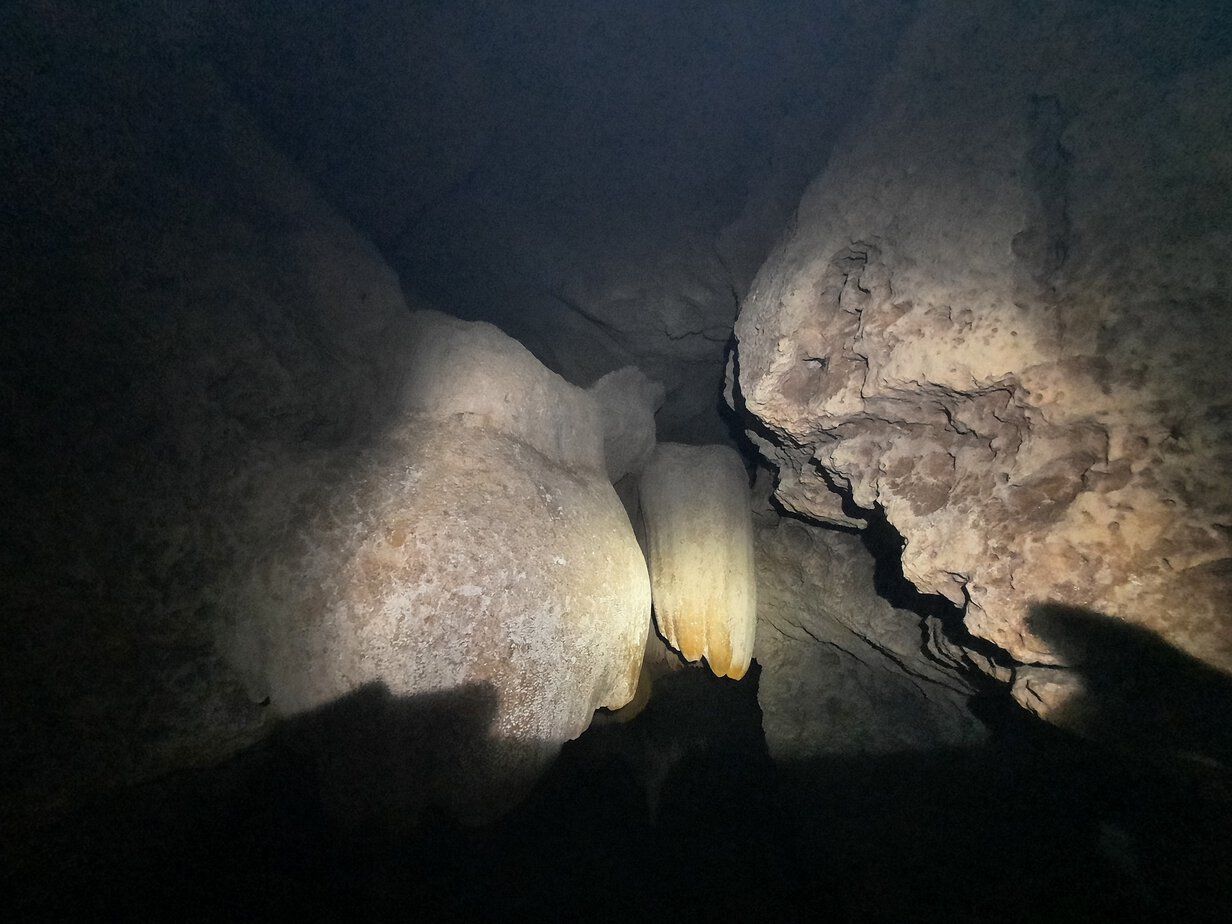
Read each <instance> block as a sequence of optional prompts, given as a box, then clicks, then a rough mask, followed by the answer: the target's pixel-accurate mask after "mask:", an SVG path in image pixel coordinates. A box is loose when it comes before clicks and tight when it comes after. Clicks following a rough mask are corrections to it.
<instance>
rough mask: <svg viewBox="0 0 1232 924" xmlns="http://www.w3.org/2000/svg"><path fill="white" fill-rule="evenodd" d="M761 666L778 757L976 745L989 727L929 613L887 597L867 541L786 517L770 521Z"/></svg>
mask: <svg viewBox="0 0 1232 924" xmlns="http://www.w3.org/2000/svg"><path fill="white" fill-rule="evenodd" d="M755 543H756V546H757V643H756V651H757V663H758V664H760V665H761V681H760V685H759V687H758V694H757V699H758V702H759V703H761V709H762V724H763V727H764V728H765V731H766V744H767V746H768V747H769V748H770V754H771V756H772V757H774V758H775V759H776V760H780V761H790V760H801V759H805V758H811V757H818V756H821V755H852V754H878V753H879V754H886V753H894V752H910V751H928V750H934V749H936V748H942V747H947V746H960V745H971V744H975V743H977V742H979V741H980V740H981V739H982V737H983V731H982V726H981V725H980V723H979V722H978V721H977V720H976V718H975V717H974V716H973V715H972V714H971V712H970V710H968V709H967V707H966V699H967V697H968V696H969V695H970V693H971V692H972V691H971V689H970V688H969V687H968V685H967V683H966V682H965V681H964V680H963V679H962V674H961V673H960V672H959V671H958V670H956V669H955V668H954V666H953V665H952V664H950V663H947V661H946V660H945V659H944V656H941V657H938V656H937V655H935V654H934V653H933V652H931V651H930V649H929V648H928V646H927V644H926V642H927V639H928V638H929V636H930V635H931V633H930V632H929V631H927V630H926V627H925V626H924V625H923V619H922V617H921V616H920V615H919V614H916V613H912V612H909V611H906V610H901V609H896V608H895V607H893V606H891V605H890V604H889V603H888V602H887V601H886V600H884V599H882V598H881V597H879V596H877V593H876V591H875V590H874V582H873V559H872V557H871V556H870V555H869V553H868V551H867V550H866V549H865V548H864V545H863V544H862V543H861V541H860V539H859V537H858V536H855V535H853V534H851V533H846V532H838V531H835V530H830V529H822V528H820V527H816V526H811V525H808V524H805V523H801V522H800V521H798V520H792V519H786V518H784V519H782V520H779V521H778V522H777V523H773V524H765V525H760V526H759V527H758V529H757V530H756V533H755Z"/></svg>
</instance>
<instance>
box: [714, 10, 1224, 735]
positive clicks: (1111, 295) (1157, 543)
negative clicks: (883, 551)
mask: <svg viewBox="0 0 1232 924" xmlns="http://www.w3.org/2000/svg"><path fill="white" fill-rule="evenodd" d="M1227 35H1228V31H1227V18H1226V13H1225V12H1224V11H1221V10H1218V9H1215V8H1212V7H1210V6H1209V5H1206V4H1198V3H1179V4H1169V5H1167V6H1166V7H1155V6H1150V5H1148V4H1136V3H1130V4H1111V5H1110V4H1103V3H1094V2H1090V3H1084V2H1078V3H1060V2H1050V3H1043V4H1032V5H1029V6H1024V5H1017V6H1015V5H1012V4H996V5H993V6H991V7H990V6H986V5H981V6H978V7H977V6H973V5H971V4H964V3H960V2H953V0H928V2H924V3H921V4H920V5H919V7H918V9H917V12H916V17H915V20H914V22H913V23H912V25H911V26H910V27H909V29H908V31H907V33H906V34H905V36H904V38H903V40H902V42H901V43H900V47H899V52H898V57H897V60H896V63H895V64H894V66H893V67H892V68H891V70H890V72H889V73H888V74H887V75H886V76H885V77H884V78H883V79H882V81H881V83H880V85H879V87H878V88H877V90H876V91H875V93H874V97H873V101H872V104H871V106H870V109H869V111H868V112H867V113H866V114H865V115H864V117H863V118H862V119H861V120H860V121H859V122H858V123H856V124H855V125H853V127H852V128H851V129H850V130H849V131H848V132H847V134H846V138H845V140H844V142H842V143H841V144H840V145H839V146H838V148H837V149H836V150H835V152H834V154H833V156H832V158H831V160H830V162H829V164H828V165H827V166H826V168H825V170H824V171H823V172H822V173H821V174H820V175H819V176H818V177H817V179H816V180H815V181H814V183H813V184H812V186H811V187H810V188H809V190H808V191H807V193H806V194H805V196H804V198H803V200H802V201H801V203H800V207H799V210H798V213H797V216H796V221H795V223H794V224H793V226H792V227H791V229H790V230H789V233H788V234H787V235H786V236H785V238H784V239H783V241H782V242H781V244H780V246H779V247H778V249H777V250H776V252H775V253H774V255H773V256H772V257H771V259H770V260H769V261H768V262H767V263H766V264H765V266H764V267H763V268H762V270H761V272H760V274H759V275H758V277H757V280H756V282H755V283H754V286H753V289H752V291H751V293H750V295H749V296H748V298H747V299H746V300H745V302H744V304H743V306H742V309H741V312H740V317H739V319H738V322H737V325H736V334H737V338H738V341H739V347H738V357H737V360H736V362H735V363H734V364H733V368H732V376H733V379H734V380H735V384H736V386H737V388H736V390H737V392H738V394H737V395H736V402H737V403H738V404H742V406H743V407H745V408H747V410H748V411H749V412H751V414H753V415H755V417H756V418H757V420H758V422H759V423H758V427H757V428H756V430H755V431H754V432H753V433H752V434H751V435H752V436H753V438H754V439H755V440H756V441H757V442H758V443H759V445H760V446H761V447H762V449H763V451H764V452H765V453H766V454H767V456H769V457H770V458H771V459H773V460H774V462H775V463H776V464H777V465H778V467H779V472H780V479H779V487H778V497H779V500H780V501H781V502H782V503H783V504H784V505H785V506H786V507H788V508H790V509H793V510H797V511H799V512H802V513H804V514H807V515H809V516H813V517H817V518H819V519H826V520H831V521H835V522H844V521H847V522H850V514H851V513H852V511H850V510H848V511H847V512H844V511H843V510H842V509H841V508H840V504H839V499H838V495H837V494H835V493H834V492H833V491H831V490H830V488H831V486H833V487H835V488H837V489H839V490H840V491H841V492H843V493H846V494H848V495H849V496H850V497H851V498H852V499H853V500H854V503H855V504H856V505H858V506H859V507H862V508H865V509H868V508H872V507H881V508H883V509H884V511H885V515H886V516H887V517H888V519H889V520H890V522H891V523H892V524H893V525H894V526H895V527H896V528H897V529H898V531H899V532H900V533H901V534H902V536H903V537H904V539H905V543H906V544H905V547H904V549H903V566H904V571H905V573H906V575H907V576H908V577H909V578H910V579H911V580H912V581H913V582H914V583H915V584H916V585H917V586H918V587H919V588H920V589H921V590H923V591H927V592H936V593H940V594H943V595H945V596H946V597H948V598H949V599H950V600H952V601H953V602H954V603H956V604H958V605H960V606H965V608H966V624H967V626H968V628H969V629H970V630H971V632H973V633H974V634H975V635H977V636H980V637H982V638H984V639H987V640H990V641H992V642H994V643H995V644H996V645H997V646H999V647H1000V648H1001V649H1003V650H1004V652H1006V653H1008V654H1009V655H1010V656H1011V657H1012V659H1014V660H1015V661H1017V662H1020V663H1029V664H1032V665H1037V668H1034V669H1033V670H1034V671H1035V672H1036V673H1034V674H1033V675H1032V676H1033V678H1034V679H1033V680H1032V681H1031V683H1028V682H1027V679H1026V678H1027V677H1028V674H1022V675H1021V676H1020V678H1019V679H1020V682H1019V684H1018V685H1017V686H1016V689H1015V692H1016V695H1017V696H1018V697H1019V698H1020V700H1021V701H1023V702H1024V704H1027V705H1029V706H1030V707H1031V708H1034V709H1036V710H1038V711H1040V712H1044V713H1047V712H1050V711H1052V710H1054V709H1055V708H1057V707H1059V706H1060V704H1061V702H1062V701H1063V700H1064V698H1065V691H1066V689H1067V687H1066V684H1067V680H1066V677H1067V676H1069V675H1067V674H1066V673H1065V672H1064V671H1055V670H1054V671H1051V674H1050V677H1051V681H1050V682H1041V678H1040V677H1039V676H1038V670H1044V671H1045V673H1048V668H1050V667H1065V666H1075V665H1077V664H1079V663H1081V660H1082V657H1083V656H1082V654H1081V652H1079V651H1076V650H1074V649H1073V647H1072V646H1065V647H1066V648H1067V650H1066V651H1062V647H1063V646H1061V645H1060V644H1058V643H1057V641H1056V640H1055V639H1050V638H1049V637H1047V634H1046V632H1045V630H1044V629H1043V623H1042V622H1041V620H1040V619H1039V613H1040V612H1041V611H1042V610H1043V609H1046V608H1047V607H1050V606H1056V605H1064V606H1068V607H1078V608H1082V609H1084V610H1087V611H1091V612H1093V613H1094V614H1099V615H1100V616H1101V618H1107V619H1111V620H1112V621H1113V622H1114V623H1115V622H1117V621H1120V620H1124V621H1126V622H1127V623H1130V624H1132V625H1133V626H1137V627H1141V628H1143V629H1146V630H1149V631H1151V632H1153V633H1156V634H1158V635H1159V636H1161V637H1162V638H1163V639H1164V640H1165V641H1167V642H1168V643H1170V644H1171V645H1173V646H1176V647H1177V648H1179V649H1181V651H1183V652H1185V653H1187V654H1188V655H1191V656H1193V657H1195V658H1197V659H1199V660H1201V661H1203V662H1205V663H1207V664H1209V665H1213V666H1216V667H1219V668H1222V669H1223V670H1228V669H1232V615H1230V613H1229V607H1228V600H1229V599H1230V593H1229V592H1230V591H1232V586H1230V585H1229V575H1232V568H1230V567H1229V565H1230V563H1232V532H1230V528H1229V527H1230V525H1232V425H1230V421H1232V416H1230V415H1229V413H1228V405H1227V402H1226V400H1225V396H1226V395H1227V393H1228V392H1229V386H1230V385H1232V381H1230V377H1232V371H1230V370H1232V365H1229V364H1228V363H1227V362H1225V361H1224V357H1225V356H1227V355H1228V353H1229V349H1230V348H1232V321H1230V320H1229V315H1230V312H1232V304H1230V301H1229V298H1230V296H1229V293H1230V292H1232V276H1230V275H1229V268H1228V253H1229V247H1230V244H1232V161H1230V160H1229V148H1228V145H1227V144H1226V136H1227V126H1228V125H1229V124H1230V121H1232V108H1230V107H1232V57H1230V56H1229V48H1228V42H1227ZM986 666H987V667H988V669H989V670H990V671H992V672H993V673H995V674H997V675H998V676H1002V677H1008V673H1007V672H1006V671H1004V670H1001V669H998V668H996V667H995V666H994V665H993V664H992V663H991V662H989V663H988V664H987V665H986Z"/></svg>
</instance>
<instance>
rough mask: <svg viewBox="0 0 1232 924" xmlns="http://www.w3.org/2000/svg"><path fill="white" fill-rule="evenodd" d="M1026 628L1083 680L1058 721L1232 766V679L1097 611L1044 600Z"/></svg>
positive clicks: (1106, 737)
mask: <svg viewBox="0 0 1232 924" xmlns="http://www.w3.org/2000/svg"><path fill="white" fill-rule="evenodd" d="M1028 625H1029V627H1030V629H1031V631H1033V632H1034V633H1035V634H1037V635H1038V636H1039V637H1040V638H1042V639H1043V640H1044V641H1046V642H1047V643H1048V644H1049V645H1050V646H1051V647H1052V649H1053V650H1054V651H1055V652H1057V654H1058V655H1059V656H1060V658H1061V660H1062V661H1063V662H1064V663H1065V664H1067V665H1070V669H1071V670H1072V671H1073V672H1074V673H1075V674H1077V675H1078V678H1079V680H1080V685H1079V687H1080V689H1079V691H1078V692H1077V693H1075V694H1074V695H1073V696H1072V697H1071V698H1070V700H1069V701H1068V702H1067V703H1066V704H1065V705H1063V706H1062V707H1061V708H1060V709H1059V710H1058V711H1057V712H1056V713H1055V714H1054V715H1053V716H1052V718H1053V719H1054V720H1055V721H1056V722H1057V724H1059V725H1062V726H1065V727H1068V728H1071V729H1073V730H1074V731H1077V732H1079V733H1080V734H1083V735H1084V736H1087V737H1090V738H1094V739H1098V740H1103V741H1107V742H1109V743H1111V744H1114V745H1119V746H1123V747H1128V748H1130V749H1131V750H1133V751H1134V752H1135V753H1139V754H1148V755H1151V756H1153V757H1155V758H1158V759H1162V760H1169V761H1170V760H1174V759H1176V758H1178V757H1183V758H1187V759H1190V760H1193V759H1197V760H1199V761H1200V762H1203V763H1208V764H1209V763H1216V764H1219V765H1221V766H1222V767H1223V768H1224V769H1227V768H1230V767H1232V677H1229V676H1228V675H1227V674H1225V673H1223V672H1221V671H1219V670H1217V669H1215V668H1213V667H1210V666H1209V665H1206V664H1204V663H1203V662H1201V661H1199V660H1198V659H1197V658H1194V657H1193V656H1191V655H1189V654H1186V653H1185V652H1183V651H1181V650H1180V649H1178V648H1176V647H1174V646H1172V645H1170V644H1168V643H1167V642H1165V641H1164V640H1163V639H1162V638H1160V637H1159V636H1158V635H1157V634H1155V633H1154V632H1152V631H1150V630H1149V629H1145V628H1143V627H1141V626H1137V625H1134V624H1132V623H1128V622H1125V621H1124V620H1121V619H1116V618H1113V617H1111V616H1108V615H1105V614H1103V613H1099V612H1096V611H1094V610H1089V609H1084V608H1082V607H1076V606H1068V605H1065V604H1062V603H1056V602H1041V603H1037V604H1035V605H1034V606H1033V607H1032V608H1031V611H1030V614H1029V617H1028Z"/></svg>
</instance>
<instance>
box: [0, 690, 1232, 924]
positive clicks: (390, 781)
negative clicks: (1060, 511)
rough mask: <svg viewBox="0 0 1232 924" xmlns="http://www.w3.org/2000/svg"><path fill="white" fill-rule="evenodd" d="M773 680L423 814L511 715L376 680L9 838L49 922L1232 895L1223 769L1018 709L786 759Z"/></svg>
mask: <svg viewBox="0 0 1232 924" xmlns="http://www.w3.org/2000/svg"><path fill="white" fill-rule="evenodd" d="M756 678H757V672H756V671H752V672H751V673H750V675H749V677H747V678H746V679H745V680H744V681H740V682H733V681H729V680H724V679H720V678H715V677H713V676H711V675H710V674H709V673H708V672H706V671H704V670H702V669H690V670H681V671H678V672H675V673H673V674H671V675H669V676H667V677H665V678H662V679H661V680H660V681H659V682H658V683H657V684H656V695H655V697H654V698H653V699H652V700H651V702H650V703H649V704H648V705H647V707H646V708H645V709H644V710H643V712H642V713H640V714H639V715H638V716H637V717H635V718H634V719H633V720H631V721H629V722H627V723H622V724H609V725H604V726H600V727H596V728H595V729H592V730H591V731H589V732H587V733H585V734H584V735H583V736H581V737H580V738H579V739H578V740H576V741H574V742H570V743H569V744H567V745H565V747H564V750H563V751H562V752H561V756H560V759H559V760H558V762H557V763H556V764H555V765H554V766H553V767H552V768H551V770H549V771H548V773H547V774H546V775H545V776H544V777H543V779H542V780H541V781H540V783H539V784H538V785H537V786H536V787H535V789H534V791H533V792H532V793H531V795H530V797H529V798H528V799H527V800H526V801H525V802H524V803H523V804H521V805H520V806H519V807H517V808H516V809H514V810H513V811H511V812H510V813H509V814H508V815H506V816H504V817H503V818H501V819H500V820H498V821H495V822H492V823H490V824H487V825H483V826H477V827H470V826H465V825H461V824H459V823H457V822H456V821H453V820H451V819H450V818H449V817H448V816H447V815H446V814H445V813H443V812H438V811H428V812H426V813H424V814H422V815H421V816H419V821H418V825H417V826H415V827H413V828H410V829H408V828H406V827H400V826H398V825H391V824H390V821H389V818H388V817H386V816H384V815H383V814H382V811H383V809H382V806H385V807H389V806H392V809H393V814H394V815H395V816H396V815H397V814H398V813H399V812H401V813H403V814H404V816H408V817H409V815H413V814H414V810H413V809H408V807H407V804H408V803H413V802H414V801H415V800H416V798H418V797H419V796H420V795H422V793H423V790H424V789H425V788H430V784H429V785H425V783H424V774H427V777H428V778H429V779H431V778H432V773H431V772H430V771H429V770H425V769H424V766H425V764H424V761H427V762H428V763H431V762H432V760H434V759H436V758H438V757H440V756H441V755H439V754H437V755H435V756H434V757H430V756H429V755H425V754H424V753H423V748H422V747H420V746H419V745H421V744H422V741H421V740H420V738H419V736H420V735H427V736H428V737H430V738H432V739H435V740H445V741H446V742H447V741H448V740H449V738H450V736H451V735H453V736H456V738H457V739H458V740H460V741H466V740H468V739H470V738H472V737H473V736H475V735H480V736H482V735H486V734H487V725H486V723H487V719H488V716H489V715H490V712H489V709H490V705H489V695H488V693H487V692H485V691H483V690H463V691H455V692H454V693H450V694H443V695H441V696H434V697H416V698H413V699H398V698H396V697H391V696H389V695H388V693H387V692H386V691H384V690H383V689H382V688H380V687H368V688H364V689H362V690H359V691H357V692H356V693H355V694H353V695H352V696H349V697H347V698H345V699H344V700H341V701H339V702H337V703H333V704H330V705H328V706H326V707H324V708H323V709H321V710H319V711H317V712H316V713H313V714H311V715H306V716H303V717H301V718H299V719H296V720H294V721H292V722H288V723H286V724H285V725H284V726H282V727H281V728H280V729H279V730H278V733H277V734H275V735H274V736H272V737H271V738H270V739H268V740H267V741H265V742H264V743H263V744H262V745H261V746H259V747H256V748H253V749H251V750H250V751H248V752H245V753H244V754H242V755H240V756H238V757H237V758H235V759H234V760H232V761H230V762H228V763H226V764H223V765H220V766H218V767H214V768H211V769H204V770H199V771H193V772H191V773H184V774H179V775H177V776H175V777H169V778H166V779H164V780H162V781H160V782H157V783H151V784H148V785H145V786H142V787H136V788H133V789H130V790H127V791H125V792H123V793H120V794H117V795H113V796H112V797H110V798H108V799H105V800H99V801H98V802H97V803H96V804H95V805H93V806H91V807H90V808H89V809H86V810H82V811H79V812H77V813H76V814H75V815H74V816H73V817H71V818H65V819H62V820H61V822H60V823H58V824H56V825H51V826H48V827H46V828H44V829H42V830H40V831H39V832H36V834H34V835H32V836H30V837H28V838H27V839H26V841H25V842H24V843H23V844H22V845H20V848H19V849H17V850H10V851H8V852H7V854H6V856H5V857H4V861H5V863H6V865H7V866H8V867H9V868H11V870H12V872H13V873H14V875H13V876H12V877H11V878H10V879H9V880H8V881H7V882H5V883H3V885H4V888H5V894H6V897H8V898H9V900H10V904H11V903H12V896H17V898H18V899H19V901H18V903H17V904H16V906H15V907H16V910H17V912H18V917H19V918H20V919H23V920H24V919H29V918H32V917H38V918H50V919H61V920H66V919H71V920H101V919H108V920H128V919H152V920H181V919H187V920H210V921H212V920H231V919H235V920H279V921H281V920H286V919H292V920H303V919H308V920H356V921H386V920H408V919H410V920H428V921H440V920H459V921H472V920H508V919H510V918H514V917H527V916H530V917H534V918H543V917H547V918H549V919H562V920H563V919H578V920H588V921H589V920H597V921H622V922H623V921H629V920H693V919H697V918H701V917H718V918H745V917H747V918H749V919H751V920H772V919H774V918H775V917H779V918H783V919H786V920H804V919H810V920H811V919H821V920H830V921H849V922H870V921H885V922H895V924H899V922H904V921H945V922H972V924H975V922H986V921H993V920H995V921H998V922H1033V921H1041V920H1048V921H1075V922H1076V921H1083V922H1087V921H1119V922H1123V921H1154V920H1161V921H1162V920H1168V921H1171V920H1183V921H1206V920H1221V919H1226V918H1224V917H1223V915H1224V913H1226V912H1227V911H1229V910H1232V903H1230V902H1229V895H1228V885H1227V884H1228V882H1230V881H1232V879H1229V878H1227V877H1226V876H1225V873H1226V871H1227V858H1228V856H1229V855H1230V854H1232V851H1229V850H1228V842H1227V839H1226V833H1227V831H1228V829H1229V820H1230V816H1232V812H1229V804H1228V802H1227V801H1224V802H1220V801H1219V800H1218V799H1217V798H1215V797H1214V795H1213V794H1212V792H1211V791H1210V790H1201V791H1195V790H1194V789H1192V788H1191V787H1190V786H1188V785H1187V781H1186V780H1184V779H1182V778H1179V777H1177V776H1176V775H1169V774H1166V773H1161V772H1159V771H1158V770H1157V769H1156V768H1154V767H1153V766H1151V765H1149V764H1142V765H1139V764H1136V763H1134V762H1133V761H1127V760H1126V759H1125V757H1124V755H1123V754H1121V753H1119V752H1114V751H1110V750H1108V749H1106V748H1103V747H1102V746H1101V745H1099V744H1097V743H1094V742H1090V741H1087V740H1084V739H1081V738H1078V737H1076V736H1074V735H1072V734H1069V733H1067V732H1065V731H1064V730H1061V729H1058V728H1054V727H1052V726H1049V725H1047V724H1045V723H1043V722H1041V721H1039V720H1038V719H1035V718H1034V717H1032V716H1030V715H1028V714H1027V713H1026V712H1025V711H1023V710H1021V709H1018V708H1016V707H1013V706H1012V704H1009V703H1008V702H1007V703H1006V708H1005V709H1004V710H1003V711H1002V712H1001V713H1000V714H997V715H992V714H988V715H986V719H987V720H988V721H989V723H990V724H991V725H993V726H994V727H995V728H994V734H993V735H991V737H990V740H989V742H988V744H987V745H985V746H981V747H978V748H966V749H937V750H934V751H929V752H908V753H894V754H867V753H833V754H828V755H825V756H822V757H814V758H809V759H800V760H788V761H785V762H782V763H779V764H777V765H776V764H774V763H773V762H771V760H770V758H769V756H768V754H767V751H766V747H765V742H764V739H763V736H762V732H761V715H760V709H759V707H758V704H757V699H756V683H755V681H756ZM750 681H753V682H750ZM448 747H449V745H448V744H446V745H445V747H444V749H445V750H446V751H447V750H448ZM449 766H450V765H449V764H448V762H447V763H446V769H449ZM340 779H341V780H342V781H343V782H344V783H347V782H349V783H350V787H351V788H350V789H347V788H345V787H344V788H343V789H341V790H337V789H335V787H336V786H337V784H338V782H339V780H340ZM391 790H392V791H391ZM404 790H405V791H404ZM340 811H342V812H346V811H350V812H351V813H352V814H351V815H350V816H348V817H347V818H345V819H342V820H340V819H339V818H338V813H339V812H340Z"/></svg>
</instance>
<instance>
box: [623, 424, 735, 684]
mask: <svg viewBox="0 0 1232 924" xmlns="http://www.w3.org/2000/svg"><path fill="white" fill-rule="evenodd" d="M640 492H641V503H642V516H643V518H644V520H645V525H646V540H647V558H648V560H649V563H650V581H651V597H652V599H653V601H654V611H655V620H656V622H657V624H658V626H659V631H660V632H661V633H662V635H663V637H664V638H665V639H666V640H667V642H668V644H669V645H671V646H672V647H673V648H674V649H676V650H677V651H679V652H680V653H681V654H682V655H683V656H684V657H685V658H686V659H687V660H689V661H696V660H698V659H700V658H705V659H706V662H707V663H708V664H709V665H710V669H711V670H712V671H714V673H715V674H717V675H719V676H720V677H722V676H726V677H731V678H733V679H736V680H739V679H740V678H741V677H743V676H744V673H745V671H747V670H748V667H749V662H750V660H751V659H752V657H753V635H754V629H755V626H756V611H757V596H756V586H755V581H754V575H753V525H752V515H751V512H750V508H749V487H748V480H747V478H746V477H745V472H744V466H743V465H742V464H741V462H740V457H739V456H738V455H737V454H736V453H735V452H734V451H733V450H731V449H729V448H727V447H726V446H682V445H679V444H676V443H660V444H659V445H658V446H657V447H656V448H655V452H654V455H653V456H652V457H651V460H650V463H649V464H648V465H647V466H646V469H645V471H644V472H643V473H642V479H641V488H640Z"/></svg>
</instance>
